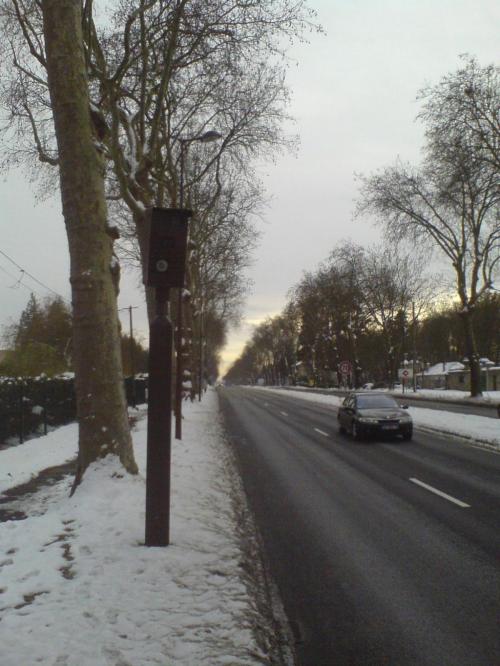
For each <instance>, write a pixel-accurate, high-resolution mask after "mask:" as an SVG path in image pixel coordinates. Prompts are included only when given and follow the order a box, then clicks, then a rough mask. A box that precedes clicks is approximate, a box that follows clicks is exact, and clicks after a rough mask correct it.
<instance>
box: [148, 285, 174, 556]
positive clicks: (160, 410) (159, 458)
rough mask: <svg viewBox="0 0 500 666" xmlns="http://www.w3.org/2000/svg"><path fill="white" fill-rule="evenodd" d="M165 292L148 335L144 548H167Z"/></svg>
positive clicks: (160, 292)
mask: <svg viewBox="0 0 500 666" xmlns="http://www.w3.org/2000/svg"><path fill="white" fill-rule="evenodd" d="M168 308H169V289H168V288H166V287H158V288H157V289H156V316H155V318H154V320H153V322H152V323H151V328H150V333H149V404H148V434H147V473H146V546H168V544H169V539H170V467H171V422H172V351H173V349H172V342H173V330H172V322H171V321H170V318H169V311H168Z"/></svg>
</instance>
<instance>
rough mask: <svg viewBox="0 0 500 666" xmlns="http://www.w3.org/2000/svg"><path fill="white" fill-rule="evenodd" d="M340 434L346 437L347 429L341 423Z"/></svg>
mask: <svg viewBox="0 0 500 666" xmlns="http://www.w3.org/2000/svg"><path fill="white" fill-rule="evenodd" d="M339 432H340V434H341V435H345V428H344V426H343V425H342V424H341V423H339Z"/></svg>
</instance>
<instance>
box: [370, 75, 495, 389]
mask: <svg viewBox="0 0 500 666" xmlns="http://www.w3.org/2000/svg"><path fill="white" fill-rule="evenodd" d="M488 71H491V69H490V68H488ZM469 73H470V74H475V75H476V76H478V77H479V79H480V81H479V83H481V81H482V80H483V79H482V78H481V77H482V76H483V75H484V70H482V69H481V68H476V69H474V70H470V71H469ZM460 77H461V74H460V73H459V74H457V75H456V77H455V80H459V79H460ZM452 79H453V77H448V78H447V79H445V80H444V81H443V82H442V83H441V84H440V85H438V86H436V87H435V88H434V89H432V92H430V91H428V92H427V97H426V99H427V104H426V111H425V114H424V119H425V121H426V123H427V125H428V127H429V135H428V136H429V141H428V143H427V144H426V152H425V159H424V162H423V166H422V167H421V168H420V169H414V168H412V167H410V166H409V165H403V164H401V163H397V164H396V165H395V166H394V167H389V168H386V169H383V170H382V171H380V172H378V173H376V174H375V175H372V176H368V177H364V178H362V188H361V194H360V200H359V203H358V208H357V210H358V213H360V214H361V213H372V214H374V215H375V216H376V217H377V219H378V220H379V221H380V223H381V224H383V225H384V226H385V228H386V230H387V232H388V234H389V235H390V236H391V237H392V238H394V239H396V240H398V239H402V238H408V239H411V240H412V241H413V242H414V243H415V244H416V246H423V245H425V244H427V245H428V246H430V247H434V248H437V249H438V250H439V251H440V252H441V254H442V255H444V256H445V257H446V259H447V260H448V262H449V265H450V266H451V267H452V268H453V271H454V273H455V278H456V293H457V296H458V298H459V300H460V304H461V312H460V314H461V317H462V321H463V326H464V333H465V340H466V349H467V357H468V359H469V363H470V368H471V394H472V395H473V396H476V395H479V394H480V393H481V389H480V367H479V359H478V354H477V348H476V342H475V337H474V325H473V321H474V310H475V308H476V305H477V303H478V301H479V300H480V299H481V297H482V296H483V295H485V294H486V293H487V292H488V291H489V290H490V289H491V288H492V287H493V285H494V281H495V277H496V275H498V268H499V265H500V216H499V212H498V211H499V203H500V171H499V170H498V168H497V167H496V166H495V161H494V159H493V157H492V156H490V150H491V149H492V148H494V143H493V142H494V140H495V139H494V133H492V134H491V135H488V137H487V139H485V141H484V142H483V143H482V142H481V136H482V135H481V132H479V131H477V132H476V131H472V130H471V132H466V131H464V132H463V133H462V134H460V133H459V131H458V128H459V125H458V124H457V123H458V122H459V119H462V120H463V121H464V123H465V122H468V121H467V118H466V116H465V111H464V109H463V107H462V106H460V104H459V103H458V101H460V100H461V99H462V97H463V96H464V95H465V97H466V98H467V97H468V95H469V93H467V91H466V90H464V91H463V95H462V97H460V96H459V98H458V101H457V98H455V97H454V96H450V94H449V82H450V80H452ZM489 81H490V82H491V86H490V87H489V88H488V93H487V94H488V99H487V100H485V105H487V106H488V107H489V106H491V108H495V109H496V114H497V116H496V117H497V118H498V109H499V108H500V88H499V86H498V78H496V79H493V78H492V77H490V78H489ZM495 81H496V83H495V85H494V82H495ZM479 83H478V85H477V86H476V85H475V79H472V80H470V81H469V83H468V85H469V86H472V88H471V89H469V88H468V90H474V98H475V100H476V103H477V104H478V98H479V95H480V93H481V90H482V89H483V88H482V86H481V85H479ZM470 94H472V93H470ZM490 96H492V98H493V99H490ZM486 102H487V104H486ZM445 103H447V104H450V105H453V104H454V103H456V106H455V109H454V112H455V117H456V119H457V120H456V123H455V124H451V126H450V132H449V133H448V134H446V131H445V128H446V126H445V124H442V123H441V118H440V109H441V108H442V107H443V105H444V104H445ZM496 150H497V148H494V149H493V155H494V154H495V151H496Z"/></svg>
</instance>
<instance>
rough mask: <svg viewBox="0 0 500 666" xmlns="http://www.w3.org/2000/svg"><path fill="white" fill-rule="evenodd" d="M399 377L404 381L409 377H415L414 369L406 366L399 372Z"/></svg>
mask: <svg viewBox="0 0 500 666" xmlns="http://www.w3.org/2000/svg"><path fill="white" fill-rule="evenodd" d="M398 377H399V379H402V380H403V381H406V380H407V379H411V378H412V377H413V369H412V368H404V369H401V368H400V369H399V372H398Z"/></svg>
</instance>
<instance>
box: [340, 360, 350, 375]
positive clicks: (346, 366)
mask: <svg viewBox="0 0 500 666" xmlns="http://www.w3.org/2000/svg"><path fill="white" fill-rule="evenodd" d="M339 370H340V372H341V374H342V375H349V374H350V373H351V370H352V366H351V362H350V361H341V362H340V363H339Z"/></svg>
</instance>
